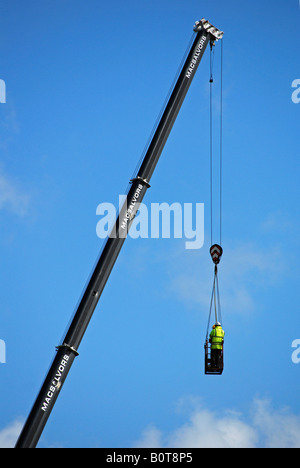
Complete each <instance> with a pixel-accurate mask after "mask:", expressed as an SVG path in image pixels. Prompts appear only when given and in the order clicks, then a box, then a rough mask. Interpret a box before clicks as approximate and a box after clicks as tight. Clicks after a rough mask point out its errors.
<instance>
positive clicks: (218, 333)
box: [210, 327, 225, 349]
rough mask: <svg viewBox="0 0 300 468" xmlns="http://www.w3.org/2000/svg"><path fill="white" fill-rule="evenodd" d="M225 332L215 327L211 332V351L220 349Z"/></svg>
mask: <svg viewBox="0 0 300 468" xmlns="http://www.w3.org/2000/svg"><path fill="white" fill-rule="evenodd" d="M224 336H225V332H224V330H223V329H222V327H216V328H214V330H212V331H211V334H210V338H211V349H222V344H223V339H224Z"/></svg>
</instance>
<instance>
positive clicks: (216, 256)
mask: <svg viewBox="0 0 300 468" xmlns="http://www.w3.org/2000/svg"><path fill="white" fill-rule="evenodd" d="M214 63H215V51H214V43H211V47H210V79H209V83H210V104H209V107H210V110H209V114H210V115H209V133H210V223H211V225H210V237H211V248H210V255H211V257H212V261H213V263H214V265H215V268H214V279H213V288H212V295H211V301H210V308H209V317H208V325H207V333H206V340H207V339H208V333H209V326H210V323H211V319H212V313H213V311H214V320H215V323H217V322H220V323H222V313H221V301H220V291H219V279H218V264H219V263H220V260H221V257H222V254H223V248H222V208H223V200H222V197H223V193H222V192H223V40H222V41H221V64H220V75H221V76H220V122H219V125H220V135H219V139H220V147H219V187H218V190H219V244H213V236H214V229H213V228H214V206H213V203H214V192H215V184H214V116H213V114H214V112H213V104H214V93H213V85H214V81H215V80H214Z"/></svg>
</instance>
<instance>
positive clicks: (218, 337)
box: [209, 322, 225, 368]
mask: <svg viewBox="0 0 300 468" xmlns="http://www.w3.org/2000/svg"><path fill="white" fill-rule="evenodd" d="M212 328H213V329H212V331H211V333H210V339H209V342H210V343H211V365H212V367H214V368H219V367H220V366H221V364H222V353H223V343H224V336H225V332H224V330H223V328H222V326H221V324H220V322H217V323H216V324H215V325H213V327H212Z"/></svg>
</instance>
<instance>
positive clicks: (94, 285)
mask: <svg viewBox="0 0 300 468" xmlns="http://www.w3.org/2000/svg"><path fill="white" fill-rule="evenodd" d="M194 32H195V33H196V37H195V39H194V41H193V43H192V46H191V49H190V51H189V53H188V55H187V57H186V60H185V63H184V65H183V67H182V70H181V72H180V74H179V77H178V79H177V81H176V83H175V86H174V88H173V91H172V93H171V95H170V98H169V100H168V103H167V105H166V107H165V109H164V112H163V114H162V116H161V119H160V121H159V123H158V125H157V127H156V130H155V132H154V135H153V137H152V140H151V142H150V144H149V146H148V149H147V151H146V153H145V156H144V158H143V161H142V163H141V166H140V168H139V170H138V172H137V175H136V177H134V178H133V179H132V180H131V181H130V182H131V186H130V188H129V190H128V194H127V197H126V199H125V201H124V204H123V206H122V208H121V210H120V212H119V215H118V218H117V219H116V222H115V225H114V227H113V229H112V233H114V235H112V234H111V235H110V236H109V237H108V238H107V241H106V243H105V245H104V248H103V250H102V252H101V255H100V257H99V260H98V262H97V264H96V267H95V269H94V271H93V273H92V275H91V278H90V280H89V282H88V285H87V287H86V289H85V291H84V293H83V295H82V298H81V300H80V302H79V305H78V307H77V310H76V311H75V314H74V316H73V319H72V321H71V323H70V326H69V328H68V330H67V333H66V335H65V338H64V339H63V341H62V344H61V345H60V346H58V347H57V348H56V349H57V352H56V355H55V357H54V359H53V362H52V365H51V367H50V369H49V371H48V373H47V376H46V378H45V380H44V383H43V385H42V388H41V390H40V392H39V394H38V396H37V398H36V400H35V403H34V405H33V407H32V409H31V412H30V414H29V416H28V418H27V420H26V422H25V425H24V427H23V429H22V432H21V434H20V436H19V438H18V441H17V443H16V448H34V447H36V445H37V443H38V441H39V439H40V436H41V434H42V432H43V429H44V427H45V425H46V422H47V420H48V418H49V416H50V413H51V411H52V409H53V407H54V404H55V402H56V399H57V397H58V395H59V393H60V390H61V388H62V385H63V383H64V381H65V379H66V377H67V375H68V372H69V370H70V368H71V366H72V364H73V362H74V359H75V357H76V356H77V355H78V347H79V345H80V343H81V340H82V338H83V336H84V333H85V331H86V328H87V326H88V324H89V322H90V319H91V317H92V315H93V312H94V310H95V308H96V306H97V303H98V301H99V299H100V296H101V294H102V291H103V289H104V287H105V284H106V282H107V280H108V277H109V275H110V273H111V270H112V268H113V266H114V264H115V261H116V259H117V257H118V255H119V252H120V250H121V248H122V245H123V243H124V241H125V239H126V236H127V234H128V231H129V229H130V225H131V223H132V220H133V218H134V216H135V215H136V213H137V211H138V208H139V205H140V203H141V202H142V200H143V197H144V195H145V192H146V191H147V189H148V188H149V187H150V184H149V182H150V179H151V176H152V174H153V171H154V169H155V167H156V164H157V162H158V160H159V157H160V155H161V152H162V150H163V148H164V145H165V143H166V141H167V139H168V136H169V134H170V131H171V129H172V127H173V124H174V122H175V119H176V117H177V115H178V112H179V110H180V107H181V105H182V103H183V100H184V98H185V96H186V93H187V91H188V89H189V87H190V84H191V82H192V79H193V77H194V75H195V72H196V70H197V68H198V66H199V63H200V61H201V59H202V56H203V54H204V52H205V49H206V47H207V45H208V43H210V42H214V41H215V40H218V39H221V38H222V37H223V32H222V31H220V30H218V29H217V28H215V27H214V26H212V25H211V24H210V23H209V22H208V21H206V20H204V19H202V20H201V21H197V22H196V24H195V27H194Z"/></svg>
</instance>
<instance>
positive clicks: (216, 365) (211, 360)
mask: <svg viewBox="0 0 300 468" xmlns="http://www.w3.org/2000/svg"><path fill="white" fill-rule="evenodd" d="M204 349H205V374H206V375H222V374H223V370H224V345H222V350H220V351H221V352H220V353H218V355H216V356H214V355H213V352H214V350H212V349H211V343H209V341H206V343H205V345H204Z"/></svg>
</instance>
